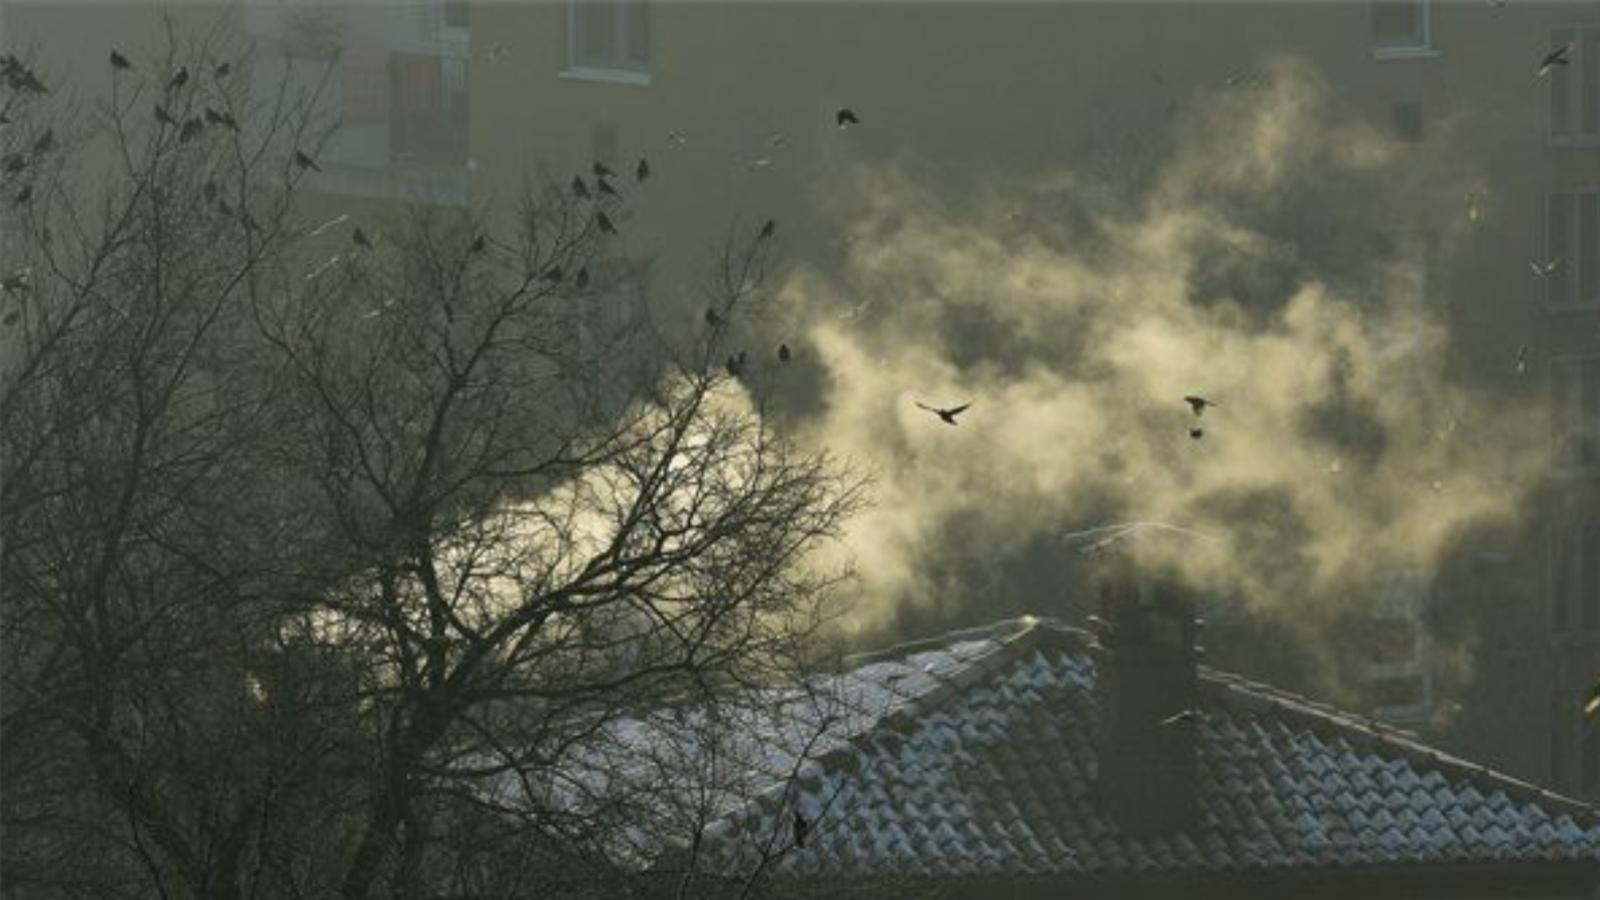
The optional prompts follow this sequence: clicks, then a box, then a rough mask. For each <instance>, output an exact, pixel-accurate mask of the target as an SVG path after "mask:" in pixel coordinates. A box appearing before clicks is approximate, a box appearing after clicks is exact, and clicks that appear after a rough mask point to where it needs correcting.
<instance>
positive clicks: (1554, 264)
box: [1528, 256, 1561, 278]
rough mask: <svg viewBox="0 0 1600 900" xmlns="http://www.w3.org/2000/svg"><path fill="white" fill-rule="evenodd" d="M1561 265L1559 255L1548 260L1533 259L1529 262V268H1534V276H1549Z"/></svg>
mask: <svg viewBox="0 0 1600 900" xmlns="http://www.w3.org/2000/svg"><path fill="white" fill-rule="evenodd" d="M1560 266H1561V257H1559V256H1558V257H1556V258H1555V259H1550V260H1546V261H1544V262H1539V261H1538V260H1532V261H1530V262H1529V263H1528V268H1530V269H1532V270H1533V274H1534V277H1536V278H1547V277H1549V275H1550V273H1552V272H1554V271H1555V270H1556V269H1557V268H1559V267H1560Z"/></svg>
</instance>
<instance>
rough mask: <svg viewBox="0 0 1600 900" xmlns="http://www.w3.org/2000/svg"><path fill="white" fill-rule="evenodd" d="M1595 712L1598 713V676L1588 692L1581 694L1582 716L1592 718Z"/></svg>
mask: <svg viewBox="0 0 1600 900" xmlns="http://www.w3.org/2000/svg"><path fill="white" fill-rule="evenodd" d="M1595 713H1600V676H1597V677H1596V679H1595V683H1594V685H1593V686H1592V687H1590V688H1589V693H1587V694H1585V695H1583V718H1584V719H1585V720H1586V721H1587V720H1592V719H1593V718H1594V716H1595Z"/></svg>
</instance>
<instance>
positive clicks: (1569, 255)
mask: <svg viewBox="0 0 1600 900" xmlns="http://www.w3.org/2000/svg"><path fill="white" fill-rule="evenodd" d="M1588 196H1593V197H1594V198H1595V200H1594V202H1595V204H1596V214H1595V215H1596V225H1595V234H1594V246H1592V247H1590V248H1589V251H1590V253H1591V254H1593V257H1592V261H1591V265H1593V266H1594V267H1595V269H1596V279H1595V281H1596V290H1595V296H1593V297H1590V298H1588V299H1586V300H1585V299H1583V298H1579V299H1576V300H1568V299H1566V298H1565V297H1563V298H1562V300H1561V301H1559V302H1558V301H1556V300H1554V299H1553V298H1552V294H1553V293H1554V287H1553V286H1554V284H1555V283H1556V282H1554V281H1552V280H1551V278H1550V276H1546V277H1545V278H1544V279H1543V282H1544V303H1545V307H1546V309H1548V310H1549V311H1550V312H1554V313H1562V312H1583V313H1592V312H1595V311H1600V185H1587V186H1584V187H1574V188H1568V189H1566V190H1559V191H1546V192H1545V195H1544V249H1545V258H1546V259H1555V258H1557V257H1560V259H1561V271H1560V275H1559V277H1560V279H1561V283H1562V284H1570V285H1571V286H1572V287H1571V290H1569V291H1567V296H1568V297H1577V295H1578V291H1579V290H1580V287H1579V285H1578V284H1577V283H1576V278H1577V277H1578V275H1579V273H1581V271H1582V270H1581V268H1580V267H1581V266H1582V265H1583V246H1582V244H1581V243H1579V242H1580V241H1581V240H1582V234H1581V233H1580V228H1579V225H1580V223H1581V221H1582V205H1581V204H1582V198H1584V197H1588ZM1559 197H1569V198H1571V199H1572V204H1573V209H1572V214H1571V221H1570V223H1569V228H1568V232H1569V234H1568V237H1567V240H1566V246H1565V247H1562V248H1560V249H1559V250H1557V248H1555V247H1553V246H1551V241H1552V239H1553V237H1554V235H1552V234H1551V228H1550V217H1551V210H1552V208H1553V207H1554V206H1555V203H1556V199H1557V198H1559ZM1574 248H1576V249H1577V251H1578V252H1577V253H1574V252H1573V249H1574ZM1551 274H1552V275H1554V274H1555V273H1551Z"/></svg>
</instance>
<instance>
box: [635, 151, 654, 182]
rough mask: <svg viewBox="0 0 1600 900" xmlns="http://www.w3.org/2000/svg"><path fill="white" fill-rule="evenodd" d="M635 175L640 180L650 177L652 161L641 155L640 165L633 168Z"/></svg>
mask: <svg viewBox="0 0 1600 900" xmlns="http://www.w3.org/2000/svg"><path fill="white" fill-rule="evenodd" d="M633 177H634V178H636V179H638V180H639V181H644V180H645V179H646V178H649V177H650V163H649V162H648V161H647V160H646V159H645V158H644V157H642V156H641V157H639V165H637V166H635V167H634V169H633Z"/></svg>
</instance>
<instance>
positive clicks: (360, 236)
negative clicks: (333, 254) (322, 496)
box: [350, 225, 372, 250]
mask: <svg viewBox="0 0 1600 900" xmlns="http://www.w3.org/2000/svg"><path fill="white" fill-rule="evenodd" d="M350 240H352V241H355V244H356V246H357V247H360V248H361V249H363V250H371V249H372V240H371V239H370V238H368V237H367V233H366V232H365V231H362V230H361V227H360V226H359V225H358V226H356V229H355V230H354V231H352V232H350Z"/></svg>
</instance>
